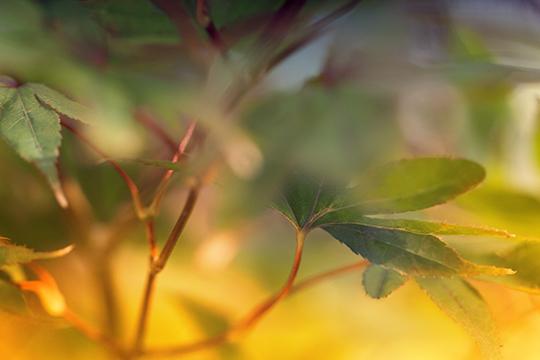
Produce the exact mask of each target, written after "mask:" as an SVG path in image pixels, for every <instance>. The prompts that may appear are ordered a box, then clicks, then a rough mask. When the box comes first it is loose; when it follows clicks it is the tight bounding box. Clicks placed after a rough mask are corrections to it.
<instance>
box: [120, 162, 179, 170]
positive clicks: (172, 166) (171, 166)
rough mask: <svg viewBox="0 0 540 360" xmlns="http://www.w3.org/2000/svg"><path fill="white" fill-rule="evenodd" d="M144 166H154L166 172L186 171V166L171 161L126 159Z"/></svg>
mask: <svg viewBox="0 0 540 360" xmlns="http://www.w3.org/2000/svg"><path fill="white" fill-rule="evenodd" d="M125 160H127V161H133V162H136V163H139V164H142V165H147V166H154V167H158V168H161V169H165V170H172V171H182V170H185V165H183V164H178V163H175V162H172V161H170V160H154V159H125Z"/></svg>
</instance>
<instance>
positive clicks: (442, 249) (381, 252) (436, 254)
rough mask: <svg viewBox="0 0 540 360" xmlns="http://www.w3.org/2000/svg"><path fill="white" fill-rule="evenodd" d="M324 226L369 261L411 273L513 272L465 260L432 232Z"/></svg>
mask: <svg viewBox="0 0 540 360" xmlns="http://www.w3.org/2000/svg"><path fill="white" fill-rule="evenodd" d="M322 228H323V229H324V230H326V231H327V232H328V233H329V234H330V235H332V236H333V237H334V238H336V239H337V240H339V241H341V242H342V243H343V244H345V245H346V246H347V247H349V248H350V249H351V250H352V251H353V252H354V253H356V254H359V255H361V256H363V257H365V258H366V259H368V260H369V261H370V262H372V263H374V264H377V265H385V266H387V267H391V268H394V269H397V270H400V271H403V272H405V273H408V274H423V275H438V276H448V275H452V274H456V273H461V274H470V275H472V274H479V273H488V274H491V275H506V274H511V273H512V271H510V270H509V269H502V268H495V267H491V266H480V265H475V264H472V263H470V262H468V261H465V260H464V259H462V258H461V257H460V256H459V255H458V254H457V252H455V251H454V250H453V249H451V248H450V247H448V246H447V245H446V244H445V243H444V242H442V241H441V240H440V239H439V238H437V237H435V236H433V235H425V234H415V233H411V232H407V231H403V230H397V229H385V228H378V227H373V226H365V225H358V224H334V225H324V226H323V227H322Z"/></svg>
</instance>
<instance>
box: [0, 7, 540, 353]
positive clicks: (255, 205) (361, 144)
mask: <svg viewBox="0 0 540 360" xmlns="http://www.w3.org/2000/svg"><path fill="white" fill-rule="evenodd" d="M177 3H182V5H183V6H185V7H186V8H187V9H190V11H191V12H192V14H193V15H194V12H195V10H194V9H195V1H184V2H182V1H180V0H178V1H177ZM281 3H282V1H271V0H270V1H257V2H251V1H234V0H225V1H210V2H209V11H210V13H209V14H210V18H211V19H212V20H213V21H214V23H215V26H216V28H217V29H219V30H220V31H221V32H222V33H223V34H224V35H223V36H224V39H225V41H226V43H227V45H228V48H229V50H228V60H227V61H223V60H220V59H219V57H215V56H214V57H212V56H203V57H202V59H206V60H207V63H204V61H203V60H201V58H198V59H193V58H192V57H190V56H189V54H188V49H187V48H186V41H185V40H186V39H182V38H181V37H180V36H179V35H178V33H177V29H176V27H175V25H174V23H173V22H171V20H170V19H169V18H168V17H167V15H166V14H165V13H164V12H163V11H161V10H160V9H159V8H158V7H157V6H155V5H154V4H153V3H152V2H151V1H147V0H84V1H83V0H81V1H75V0H64V1H62V0H41V1H30V0H2V1H0V74H2V75H8V76H11V77H13V78H15V79H17V80H18V81H21V82H39V83H44V84H47V85H48V86H50V87H52V88H54V89H57V90H59V91H61V92H63V93H65V94H67V95H68V96H70V97H71V98H73V99H76V100H78V101H80V102H81V103H83V104H85V105H87V106H88V107H89V108H91V109H92V111H93V118H94V121H93V125H92V126H88V127H80V130H81V131H83V132H84V133H85V135H86V136H87V137H88V138H89V139H91V141H92V142H93V143H94V144H96V146H98V147H99V148H100V149H101V150H102V151H103V152H105V153H106V154H107V155H108V156H109V157H111V158H113V159H116V160H117V161H118V162H119V163H120V164H121V165H122V166H123V167H124V168H125V169H126V170H127V171H128V173H129V174H130V175H131V176H132V177H133V178H134V179H135V181H136V182H137V184H138V185H139V186H140V188H141V190H142V195H143V198H144V199H149V198H150V196H151V194H152V191H153V189H154V187H155V185H156V184H157V182H158V181H159V178H160V176H161V174H162V172H163V169H161V168H159V167H158V166H155V164H156V163H155V162H152V161H150V160H166V159H170V157H171V155H172V153H171V150H170V149H169V148H168V147H167V146H164V145H163V144H162V143H161V142H160V141H159V139H157V138H156V137H155V136H154V134H152V133H151V132H149V131H148V129H147V128H146V127H145V126H144V123H145V121H146V122H147V121H155V122H156V123H158V124H159V125H160V127H162V128H163V129H165V130H166V131H167V133H168V134H169V135H170V137H171V138H172V139H174V140H175V141H178V140H179V139H180V138H181V136H182V135H183V133H184V132H185V129H186V127H187V124H188V123H189V121H191V120H193V119H195V120H197V121H199V123H200V128H202V129H204V131H205V132H206V133H207V134H208V139H209V140H208V141H207V144H208V143H209V144H211V145H206V146H204V147H201V148H198V149H195V151H193V152H192V153H190V155H189V157H188V161H187V162H186V163H185V167H184V168H183V170H180V171H179V172H178V173H177V175H176V176H175V178H174V182H173V184H172V186H171V188H170V191H169V192H168V193H167V195H166V197H165V199H164V203H163V206H162V209H161V213H160V216H159V217H158V219H157V228H156V231H157V239H158V243H159V244H160V245H161V244H163V241H164V239H165V238H166V236H167V234H168V232H169V231H170V228H171V227H172V224H173V223H174V221H175V219H176V217H177V216H178V213H179V212H180V210H181V207H182V205H183V202H184V199H185V197H186V188H185V186H184V185H185V180H186V179H187V178H188V177H189V176H190V175H192V174H193V173H196V172H197V171H198V169H200V167H201V166H202V165H201V164H207V163H208V162H209V161H210V160H209V157H210V156H211V154H214V155H215V154H218V155H217V156H218V158H219V159H220V164H221V166H219V167H218V170H217V171H216V173H215V175H214V178H213V181H212V182H211V184H209V185H208V186H206V187H205V188H204V189H203V193H202V198H201V201H200V202H199V203H198V204H197V206H196V208H195V211H194V213H193V218H192V219H191V221H190V223H189V225H188V227H187V229H186V232H185V234H184V235H183V237H182V239H181V241H180V243H179V245H178V246H177V248H176V249H175V251H174V254H173V257H172V259H171V262H170V263H169V264H168V265H167V268H166V269H165V270H164V272H163V273H162V274H161V275H160V279H159V281H158V287H157V295H156V298H155V302H154V304H153V309H152V313H151V320H150V326H149V331H148V341H147V344H151V345H171V344H177V343H179V342H188V341H190V340H194V339H199V338H203V337H205V336H208V335H211V334H216V333H218V332H220V331H222V330H224V329H225V328H227V326H228V325H229V324H232V323H234V321H235V320H237V319H238V318H239V317H241V316H242V315H244V314H245V313H247V312H248V311H249V310H250V309H251V308H253V306H255V305H256V304H258V303H259V302H260V301H261V300H263V299H265V298H266V297H268V296H270V295H271V294H273V293H274V292H275V291H277V290H278V289H279V287H280V286H281V284H282V283H283V281H284V280H285V279H286V277H287V274H288V271H289V267H290V264H291V262H292V257H293V251H294V231H293V229H292V228H291V227H290V225H289V224H288V223H287V222H286V221H285V220H284V219H283V218H281V217H280V216H279V215H278V214H277V212H275V211H273V210H271V209H269V206H268V205H269V203H270V201H271V199H272V197H273V196H274V195H275V193H276V189H278V188H279V185H280V183H281V181H282V180H283V177H284V175H285V174H286V173H287V172H288V171H290V169H301V170H302V171H308V172H311V173H318V174H325V175H327V176H331V177H335V179H336V180H339V181H345V180H347V181H348V179H352V178H354V177H355V176H358V175H359V174H361V173H362V171H365V169H368V168H370V167H371V166H374V165H377V164H380V163H383V162H386V161H389V160H395V159H400V158H406V157H412V156H421V155H430V156H432V155H448V156H460V157H465V158H468V159H472V160H475V161H477V162H479V163H481V164H482V165H483V166H485V167H486V169H487V179H486V181H485V182H484V183H483V184H482V185H481V186H480V187H479V188H477V189H475V190H474V191H472V192H471V193H469V194H466V195H464V196H462V197H460V198H458V199H457V200H456V201H453V202H451V203H449V204H445V205H441V206H438V207H435V208H433V209H430V210H429V211H425V212H422V213H415V214H411V215H410V216H411V217H415V218H432V219H438V220H444V221H448V222H455V223H460V224H470V225H485V226H494V227H499V228H502V229H506V230H508V231H511V232H514V233H516V234H519V235H522V236H529V237H536V236H540V228H539V227H538V220H537V219H538V217H539V215H540V116H539V112H538V110H539V107H538V104H539V98H540V43H539V40H538V39H540V4H539V3H537V2H536V1H535V0H519V1H504V0H499V1H497V0H490V1H487V0H463V1H460V0H454V1H422V0H410V1H368V0H366V1H361V2H360V3H359V4H358V5H357V6H356V8H355V9H354V10H353V11H351V12H350V13H348V14H347V15H345V16H343V17H341V18H339V19H337V20H336V21H335V22H333V23H332V25H331V26H330V27H329V28H327V29H325V32H324V33H323V34H321V35H320V36H318V37H316V38H315V39H314V40H313V41H312V42H310V43H309V44H308V45H307V46H304V47H301V48H300V49H299V50H298V51H297V52H295V53H294V54H293V55H291V56H290V57H287V58H286V59H285V60H284V61H282V62H280V63H279V64H278V65H277V66H276V67H275V68H273V69H271V71H270V72H269V73H268V75H267V76H266V77H264V79H262V80H261V81H259V82H258V83H257V84H256V86H254V88H253V89H252V90H251V91H250V92H249V93H248V94H247V95H246V96H245V97H244V98H243V101H242V102H241V104H239V106H238V107H237V108H236V109H235V110H234V111H232V112H230V113H228V114H226V115H225V114H223V113H220V112H219V111H218V109H219V106H220V104H219V103H218V100H217V99H219V98H221V97H222V96H223V95H224V94H225V95H226V94H227V91H229V89H230V85H231V83H232V81H233V80H232V79H233V78H235V77H236V76H238V74H240V75H241V74H243V73H245V72H247V71H248V69H250V68H251V66H252V65H253V64H254V63H256V62H257V56H258V53H257V52H256V51H255V49H257V46H256V45H257V34H258V31H260V23H262V22H263V21H262V20H264V19H265V16H268V13H272V11H275V9H277V8H279V6H280V4H281ZM340 4H342V3H341V2H339V1H327V2H323V1H315V0H312V1H308V2H307V5H306V7H305V8H304V9H303V10H302V13H301V14H300V15H301V17H300V19H301V21H299V24H298V25H297V27H293V28H292V29H291V30H290V32H289V33H288V34H287V36H288V37H287V39H286V41H291V42H292V41H294V39H295V37H299V36H301V35H302V33H303V31H305V29H307V28H309V26H310V25H311V24H313V23H315V22H316V21H317V20H318V19H321V18H323V17H324V16H325V15H326V14H328V13H330V12H331V11H332V10H333V9H335V8H337V7H338V6H339V5H340ZM271 50H272V51H274V50H276V49H271ZM148 119H150V120H148ZM209 154H210V155H209ZM135 159H146V160H148V161H136V160H135ZM60 170H61V174H62V178H63V183H64V188H65V191H66V195H67V196H68V199H69V200H70V204H71V207H70V209H68V210H62V209H60V208H59V206H58V205H57V204H56V202H55V201H54V197H53V195H52V194H51V192H50V190H49V188H48V185H47V183H46V181H45V180H44V179H43V178H42V177H41V176H40V175H39V173H38V172H37V170H36V169H35V168H34V167H33V166H31V165H29V164H27V163H25V162H24V161H23V160H21V159H19V158H18V157H17V155H16V154H15V153H14V152H13V151H12V150H10V149H9V148H8V146H7V145H6V144H5V143H3V142H0V174H1V175H0V204H1V205H0V235H2V236H6V237H9V238H10V239H11V240H12V241H13V242H14V243H17V244H21V245H27V246H29V247H32V248H34V249H38V250H52V249H57V248H59V247H62V246H66V245H68V244H75V245H76V248H75V250H74V251H73V252H72V253H71V254H69V255H68V256H66V257H65V258H61V259H56V260H51V261H48V262H47V263H46V264H45V263H44V264H45V265H46V267H47V269H49V270H50V272H51V273H52V274H53V275H54V276H55V278H56V279H57V281H58V283H59V287H60V289H61V291H62V292H63V293H64V295H65V297H66V299H67V302H68V304H69V306H70V307H71V308H72V309H74V310H75V311H76V312H77V313H79V314H81V316H82V317H83V318H85V319H88V321H89V322H90V323H92V324H94V325H96V326H101V324H102V322H103V320H102V319H103V317H104V315H103V303H104V301H107V295H106V293H107V291H108V290H107V289H110V287H114V288H116V290H115V294H116V303H117V305H116V306H117V316H118V324H119V326H118V329H117V333H118V334H119V336H121V338H122V339H124V341H127V340H129V339H131V337H132V336H133V331H134V329H135V319H136V314H137V311H138V308H139V306H140V300H141V295H142V288H143V283H144V278H145V274H146V271H147V262H148V249H147V244H146V240H145V237H144V228H143V226H142V225H141V224H140V223H138V222H137V221H136V220H135V219H134V218H133V214H132V210H131V203H130V197H129V192H128V191H127V189H126V188H125V185H124V184H123V182H122V180H121V178H120V177H119V176H118V174H117V173H115V172H114V170H113V169H112V168H111V167H110V166H108V165H107V164H106V163H104V162H103V161H102V159H101V158H100V157H99V156H96V154H95V153H93V152H92V151H91V150H90V149H89V148H88V147H86V146H85V145H84V144H81V143H80V142H79V141H77V139H76V138H75V137H74V136H73V135H72V134H70V133H68V132H64V134H63V141H62V149H61V156H60ZM445 240H446V239H445ZM447 241H450V242H452V245H454V246H455V247H456V248H458V249H461V248H463V249H465V248H466V249H467V250H463V254H464V256H469V255H470V256H473V255H471V254H470V253H474V249H475V247H477V248H482V249H485V248H486V247H494V248H498V247H501V246H505V245H504V244H500V243H498V242H497V240H494V239H489V238H474V239H472V238H467V237H459V238H452V239H448V240H447ZM104 244H105V245H104ZM110 244H112V245H111V246H112V248H113V250H112V255H111V256H110V257H108V258H107V260H106V261H104V260H103V259H102V258H100V257H99V256H96V254H99V251H100V249H102V248H103V247H104V246H109V245H110ZM465 245H466V246H465ZM471 249H472V250H471ZM468 252H470V253H468ZM355 261H358V257H357V256H356V255H354V254H353V253H351V252H350V251H349V250H348V249H347V248H345V247H344V246H342V245H340V244H339V243H338V242H336V241H334V240H332V239H331V238H330V236H329V235H328V234H326V233H323V232H321V231H315V232H313V233H312V234H310V237H309V239H308V242H307V244H306V252H305V256H304V262H303V264H302V268H301V270H300V274H299V277H300V279H301V278H305V277H307V276H310V275H313V274H317V273H320V272H323V271H326V270H330V269H332V268H335V267H339V266H342V265H345V264H349V263H353V262H355ZM103 279H108V280H107V281H104V280H103ZM475 285H477V286H478V287H479V289H480V291H481V292H482V294H483V295H484V296H485V298H486V300H487V302H488V303H489V305H490V307H491V309H492V311H493V313H494V315H495V318H496V321H497V324H498V326H499V329H500V336H501V339H502V343H503V348H502V353H503V356H504V358H505V359H537V358H538V357H539V355H540V343H539V342H538V341H537V339H538V335H539V334H540V316H539V313H538V311H537V309H538V307H539V306H540V299H539V298H538V296H537V295H536V294H531V293H525V292H520V291H517V290H513V289H510V288H504V287H502V286H498V285H494V284H489V283H483V282H475ZM0 305H1V308H2V309H3V310H2V312H0V339H1V340H0V358H2V359H64V358H70V359H101V358H104V359H105V358H107V355H106V354H105V352H104V351H103V350H102V349H100V348H99V347H98V346H96V345H95V344H93V343H91V342H89V341H88V340H87V339H86V338H84V337H83V336H82V335H80V334H79V333H77V332H76V331H75V330H73V329H72V328H70V327H69V326H67V325H66V324H65V323H63V322H62V321H56V320H51V319H50V318H48V317H46V316H44V315H43V314H36V313H35V311H31V310H27V309H26V308H25V307H24V306H23V304H22V299H21V298H20V295H19V294H17V293H15V292H13V291H12V290H11V289H10V288H9V287H7V286H5V285H0ZM28 312H31V313H32V314H28ZM479 356H480V355H479V353H478V350H477V349H476V347H475V345H474V341H473V340H472V339H471V338H470V337H469V336H468V334H467V332H466V331H465V330H463V329H462V328H461V327H460V326H458V325H457V324H455V323H454V322H452V320H450V319H449V318H447V317H446V316H445V315H444V314H443V313H442V312H441V311H440V310H439V309H438V308H437V307H436V306H435V305H434V304H432V303H431V302H430V301H429V299H428V298H427V297H426V296H425V295H424V294H423V292H422V291H421V290H420V289H419V288H418V287H417V286H416V285H415V284H413V283H410V284H407V285H406V286H404V287H403V288H401V289H399V290H398V291H397V292H396V293H395V294H392V295H391V296H390V297H389V298H386V299H383V300H373V299H371V298H368V297H367V296H366V295H365V294H364V291H363V289H362V286H361V272H360V271H358V272H350V273H347V274H345V275H342V276H339V277H336V278H333V279H329V280H328V281H325V282H324V283H321V284H318V285H317V286H314V287H311V288H308V289H306V290H304V291H302V292H299V293H298V294H295V295H294V296H291V297H290V298H287V299H286V300H285V301H283V303H281V304H280V305H278V306H277V307H276V308H275V309H273V310H272V311H271V312H270V313H269V315H268V316H266V317H265V318H264V319H263V320H262V321H261V322H260V323H259V324H258V325H257V326H256V328H255V329H254V331H252V332H250V333H249V334H248V335H247V336H246V338H244V339H242V340H240V341H238V342H234V343H232V344H228V345H225V346H221V347H218V348H212V349H209V350H205V351H202V352H196V353H193V354H190V355H189V356H182V357H180V356H178V357H177V358H179V359H180V358H182V359H184V358H186V359H343V360H348V359H355V360H357V359H381V360H382V359H396V358H399V359H449V360H450V359H452V360H454V359H478V358H479ZM173 358H174V357H173Z"/></svg>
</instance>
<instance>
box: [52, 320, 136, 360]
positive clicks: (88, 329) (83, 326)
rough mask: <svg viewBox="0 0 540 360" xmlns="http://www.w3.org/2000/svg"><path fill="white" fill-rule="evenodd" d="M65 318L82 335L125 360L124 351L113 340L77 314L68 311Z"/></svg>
mask: <svg viewBox="0 0 540 360" xmlns="http://www.w3.org/2000/svg"><path fill="white" fill-rule="evenodd" d="M63 318H64V320H65V321H67V322H68V323H69V324H70V325H71V326H73V327H74V328H75V329H76V330H78V331H79V332H80V333H81V334H83V335H84V336H86V337H87V338H88V339H90V340H92V341H94V342H97V343H100V344H103V346H104V347H105V348H106V349H107V350H109V351H110V352H111V353H112V354H114V355H116V356H117V357H118V358H120V359H124V358H125V352H124V350H123V349H122V348H121V347H120V346H119V345H118V344H117V343H116V342H115V341H114V340H113V339H111V338H109V337H108V336H106V335H105V334H103V333H102V332H100V331H99V330H97V329H95V328H94V327H92V326H91V325H89V324H87V323H86V322H85V321H84V320H82V319H81V318H80V317H79V316H78V315H77V314H75V313H74V312H73V311H71V310H70V309H66V311H65V312H64V314H63Z"/></svg>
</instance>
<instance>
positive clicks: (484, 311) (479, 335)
mask: <svg viewBox="0 0 540 360" xmlns="http://www.w3.org/2000/svg"><path fill="white" fill-rule="evenodd" d="M416 282H417V283H418V284H419V285H420V287H421V288H422V289H423V290H424V291H425V292H426V293H427V294H428V295H429V297H430V298H431V299H432V300H433V302H434V303H435V304H437V306H438V307H439V308H441V310H443V311H444V312H445V313H446V314H447V315H448V316H450V317H451V318H452V319H454V320H455V321H456V322H458V323H459V324H461V325H462V326H463V327H465V329H466V330H467V331H468V332H469V333H470V334H471V335H472V336H473V337H474V338H475V340H476V341H477V343H478V344H479V345H480V349H481V350H482V353H483V354H484V355H485V357H486V358H489V359H499V358H500V351H499V346H500V344H499V338H498V336H497V332H496V329H495V324H494V321H493V318H492V315H491V312H490V311H489V308H488V306H487V304H486V303H485V301H484V299H483V298H482V295H481V294H480V293H479V292H478V291H477V290H476V289H475V288H474V287H473V286H472V285H471V284H469V283H468V282H467V281H465V280H463V279H461V278H459V277H452V278H440V279H433V278H416Z"/></svg>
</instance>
